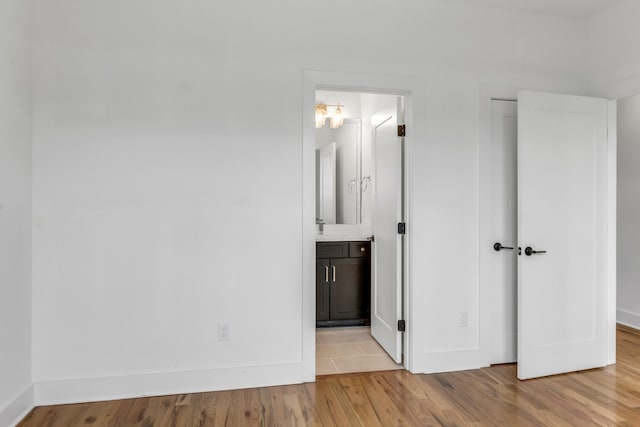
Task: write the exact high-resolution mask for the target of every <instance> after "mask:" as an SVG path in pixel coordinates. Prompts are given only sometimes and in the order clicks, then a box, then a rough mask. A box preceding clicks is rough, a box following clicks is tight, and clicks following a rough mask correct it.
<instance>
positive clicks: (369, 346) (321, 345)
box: [316, 326, 402, 375]
mask: <svg viewBox="0 0 640 427" xmlns="http://www.w3.org/2000/svg"><path fill="white" fill-rule="evenodd" d="M400 368H402V366H401V365H397V364H396V363H395V362H394V361H393V359H391V357H389V355H388V354H387V353H386V352H385V351H384V349H383V348H382V347H380V344H378V343H377V342H376V340H374V339H373V337H372V336H371V328H370V327H369V326H349V327H339V328H318V329H316V375H330V374H347V373H351V372H373V371H390V370H392V369H400Z"/></svg>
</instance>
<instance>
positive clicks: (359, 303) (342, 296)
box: [329, 258, 369, 320]
mask: <svg viewBox="0 0 640 427" xmlns="http://www.w3.org/2000/svg"><path fill="white" fill-rule="evenodd" d="M329 279H330V282H331V294H330V295H331V319H332V320H345V319H358V318H366V317H367V314H368V311H369V287H368V286H366V284H367V283H369V261H368V259H365V258H342V259H332V260H331V269H330V277H329Z"/></svg>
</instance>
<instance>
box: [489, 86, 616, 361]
mask: <svg viewBox="0 0 640 427" xmlns="http://www.w3.org/2000/svg"><path fill="white" fill-rule="evenodd" d="M522 89H526V88H524V87H522V88H518V87H515V86H484V87H481V88H480V91H479V102H480V108H479V144H478V148H479V153H478V154H479V155H478V161H479V165H478V166H479V167H478V187H479V188H478V189H479V204H478V205H479V206H478V221H479V228H478V229H479V236H478V244H479V247H478V261H479V262H478V265H479V272H478V274H479V286H480V340H479V342H480V349H481V354H482V358H483V360H484V364H485V365H486V366H489V365H490V349H491V338H492V332H493V331H492V330H491V318H490V313H491V311H492V310H493V309H494V306H493V299H492V298H491V291H492V287H491V283H490V277H489V274H488V271H489V269H490V266H491V264H490V256H489V255H490V252H489V251H488V250H487V248H489V247H490V246H487V243H488V242H490V241H491V239H492V236H491V235H490V233H491V222H490V221H491V218H490V215H489V212H490V206H489V195H490V194H491V185H490V183H491V175H490V173H491V170H490V168H491V155H490V153H491V150H490V148H491V101H492V100H494V99H505V100H517V99H518V92H519V91H520V90H522ZM533 90H537V89H533ZM542 91H543V92H544V91H545V90H542ZM546 92H549V91H548V90H546ZM616 103H617V101H616V100H613V101H612V100H609V102H608V115H609V131H608V135H607V139H608V141H607V145H608V148H607V149H608V159H607V222H608V236H607V262H606V264H607V288H608V295H607V307H608V308H607V311H608V313H607V318H608V327H607V330H608V340H607V341H608V348H607V350H608V351H607V353H608V357H607V364H614V363H615V362H616V203H617V202H616V193H617V191H616V185H617V183H616V174H617V169H616V164H617V160H616V159H617V135H616V130H617V128H616V105H617V104H616Z"/></svg>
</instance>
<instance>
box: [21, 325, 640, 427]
mask: <svg viewBox="0 0 640 427" xmlns="http://www.w3.org/2000/svg"><path fill="white" fill-rule="evenodd" d="M401 425H405V426H474V427H479V426H613V425H618V426H640V332H639V331H636V330H634V329H630V328H627V327H624V326H618V363H617V364H616V365H613V366H609V367H606V368H603V369H594V370H590V371H584V372H579V373H574V374H566V375H557V376H553V377H547V378H541V379H535V380H528V381H518V380H517V379H516V366H515V365H500V366H494V367H491V368H486V369H478V370H473V371H464V372H454V373H446V374H434V375H412V374H410V373H408V372H406V371H385V372H371V373H357V374H344V375H332V376H325V377H319V378H318V380H317V381H316V382H315V383H309V384H300V385H292V386H282V387H267V388H256V389H247V390H233V391H223V392H213V393H197V394H186V395H179V396H163V397H150V398H141V399H128V400H118V401H111V402H98V403H88V404H78V405H60V406H46V407H39V408H36V409H34V410H33V411H32V412H31V413H30V414H29V415H28V416H27V417H26V418H25V419H24V420H23V421H22V423H21V424H19V426H20V427H31V426H38V427H43V426H65V427H66V426H144V427H150V426H189V427H190V426H367V427H369V426H384V427H387V426H401Z"/></svg>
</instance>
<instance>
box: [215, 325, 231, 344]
mask: <svg viewBox="0 0 640 427" xmlns="http://www.w3.org/2000/svg"><path fill="white" fill-rule="evenodd" d="M218 341H231V322H222V323H218Z"/></svg>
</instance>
